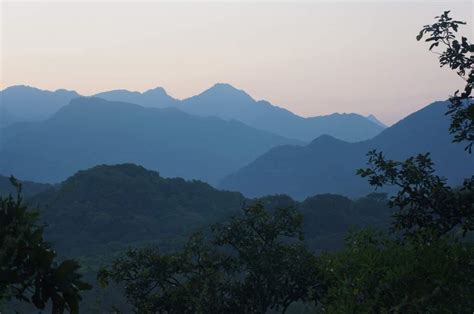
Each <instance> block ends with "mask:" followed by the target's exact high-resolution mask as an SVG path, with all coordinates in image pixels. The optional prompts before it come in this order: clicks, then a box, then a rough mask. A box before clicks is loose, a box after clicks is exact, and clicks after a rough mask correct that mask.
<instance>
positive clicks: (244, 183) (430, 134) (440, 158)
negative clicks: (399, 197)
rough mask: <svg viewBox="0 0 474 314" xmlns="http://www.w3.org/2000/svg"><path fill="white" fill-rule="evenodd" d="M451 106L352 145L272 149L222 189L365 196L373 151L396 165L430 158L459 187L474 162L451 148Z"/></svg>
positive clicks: (321, 141)
mask: <svg viewBox="0 0 474 314" xmlns="http://www.w3.org/2000/svg"><path fill="white" fill-rule="evenodd" d="M446 106H447V103H446V102H436V103H433V104H431V105H429V106H427V107H425V108H423V109H421V110H419V111H417V112H415V113H413V114H411V115H409V116H408V117H406V118H405V119H403V120H401V121H400V122H398V123H396V124H395V125H393V126H392V127H390V128H387V129H386V130H385V131H383V132H382V133H381V134H380V135H378V136H376V137H375V138H373V139H371V140H368V141H364V142H359V143H347V142H344V141H341V140H338V139H335V138H333V137H331V136H327V135H325V136H321V137H318V138H316V139H315V140H314V141H313V142H311V143H310V144H309V145H307V146H296V145H286V146H280V147H275V148H272V149H271V150H270V151H268V152H267V153H265V154H264V155H262V156H260V157H259V158H257V160H255V161H254V162H252V163H250V164H249V165H247V166H245V167H244V168H242V169H240V170H239V171H237V172H236V173H234V174H232V175H230V176H228V177H227V178H225V179H224V180H223V181H222V182H221V185H220V186H221V187H222V188H225V189H229V190H235V191H240V192H242V193H244V194H245V195H246V196H259V195H266V194H274V193H286V194H288V195H290V196H293V197H296V198H299V199H301V198H304V197H307V196H309V195H314V194H320V193H338V194H343V195H347V196H360V195H364V194H367V193H368V192H370V191H372V188H371V187H370V186H369V185H368V184H367V182H366V180H365V179H362V178H359V177H357V176H356V175H355V172H356V169H358V168H361V167H364V166H365V165H366V161H367V158H366V156H365V154H366V153H367V152H368V151H369V150H371V149H378V150H381V151H383V152H384V153H386V156H387V157H388V158H391V159H397V160H401V159H405V158H407V157H409V156H412V155H415V154H417V153H425V152H431V153H432V157H433V160H434V162H435V163H436V169H437V170H438V174H440V175H442V176H446V177H447V178H448V179H449V181H450V182H451V183H454V184H458V183H460V182H461V180H462V179H463V178H465V177H466V176H467V175H468V174H469V173H473V171H474V160H473V156H472V155H469V154H467V153H466V152H465V151H464V146H463V145H462V144H453V143H451V140H452V137H451V135H450V134H449V133H448V126H449V118H448V117H446V116H445V115H444V113H445V111H446V108H447V107H446Z"/></svg>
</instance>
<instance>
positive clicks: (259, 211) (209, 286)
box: [98, 204, 323, 313]
mask: <svg viewBox="0 0 474 314" xmlns="http://www.w3.org/2000/svg"><path fill="white" fill-rule="evenodd" d="M301 223H302V217H301V215H300V214H298V213H297V212H296V211H295V210H293V209H278V210H276V211H275V212H274V213H269V212H268V211H266V210H265V209H264V208H263V206H261V205H258V204H257V205H253V206H250V207H248V208H245V209H244V215H243V217H234V218H232V219H231V220H230V221H229V222H227V223H221V224H216V225H214V226H212V228H211V235H210V239H207V240H206V239H205V238H204V237H203V235H202V234H196V235H195V236H193V237H191V239H190V241H189V242H188V243H187V245H186V246H185V247H184V249H183V250H181V251H178V252H175V253H172V254H160V253H159V251H158V250H157V249H156V248H144V249H134V250H130V251H129V252H128V253H127V254H126V255H124V256H122V257H120V258H119V259H116V260H115V261H114V262H113V263H112V264H111V265H110V266H109V267H107V268H103V269H102V270H101V272H100V273H99V275H98V278H99V280H100V282H102V283H103V284H108V281H109V280H110V279H111V280H113V281H114V282H116V283H119V284H122V285H124V287H125V294H126V296H127V299H128V300H129V302H130V303H131V304H132V305H133V307H134V309H135V311H136V312H137V313H138V312H169V313H221V312H229V313H265V312H267V311H268V310H274V311H280V312H283V313H284V312H285V311H286V310H287V309H288V307H289V306H290V305H291V304H292V303H294V302H297V301H308V300H310V299H313V300H318V299H319V296H320V295H321V292H322V291H323V287H322V286H321V285H320V284H319V281H318V276H319V273H318V268H317V263H316V258H315V257H314V256H313V255H312V254H311V253H310V252H309V251H307V250H306V248H305V247H304V245H303V244H302V240H303V239H302V231H301Z"/></svg>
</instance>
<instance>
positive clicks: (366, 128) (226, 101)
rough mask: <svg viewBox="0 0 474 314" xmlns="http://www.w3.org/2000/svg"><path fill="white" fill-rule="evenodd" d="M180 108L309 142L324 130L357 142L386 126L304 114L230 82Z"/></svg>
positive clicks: (347, 116) (361, 119) (350, 117)
mask: <svg viewBox="0 0 474 314" xmlns="http://www.w3.org/2000/svg"><path fill="white" fill-rule="evenodd" d="M315 101H317V100H315ZM178 108H180V109H181V110H183V111H186V112H188V113H192V114H195V115H200V116H217V117H220V118H222V119H226V120H232V119H233V120H238V121H241V122H243V123H245V124H247V125H250V126H253V127H255V128H259V129H262V130H266V131H269V132H272V133H275V134H278V135H281V136H284V137H289V138H295V139H299V140H302V141H306V142H308V141H311V140H312V139H314V138H316V137H318V136H320V135H323V134H329V135H331V136H334V137H336V138H339V139H343V140H346V141H349V142H355V141H361V140H366V139H369V138H372V137H374V136H375V135H377V134H379V133H380V132H381V131H382V130H383V129H384V127H383V126H380V125H379V124H378V123H374V122H372V121H370V120H369V119H367V118H365V117H363V116H361V115H358V114H354V113H351V114H332V115H328V116H319V117H311V118H303V117H300V116H298V115H295V114H294V113H292V112H290V111H288V110H286V109H283V108H280V107H277V106H274V105H272V104H271V103H269V102H267V101H255V100H254V99H253V98H252V97H250V96H249V95H248V94H247V93H245V92H244V91H242V90H238V89H236V88H234V87H232V86H231V85H229V84H216V85H214V86H213V87H211V88H210V89H208V90H206V91H204V92H202V93H201V94H199V95H197V96H193V97H190V98H187V99H185V100H183V101H182V102H180V103H179V105H178Z"/></svg>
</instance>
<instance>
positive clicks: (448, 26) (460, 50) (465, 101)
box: [416, 11, 474, 152]
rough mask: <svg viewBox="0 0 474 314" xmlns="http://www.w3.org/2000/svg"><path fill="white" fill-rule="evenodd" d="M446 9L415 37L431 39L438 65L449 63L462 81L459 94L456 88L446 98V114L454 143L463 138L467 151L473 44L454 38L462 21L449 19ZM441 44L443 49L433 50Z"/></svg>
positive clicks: (472, 122)
mask: <svg viewBox="0 0 474 314" xmlns="http://www.w3.org/2000/svg"><path fill="white" fill-rule="evenodd" d="M449 12H450V11H444V12H443V14H442V15H440V16H437V17H436V18H437V19H438V20H437V21H436V23H433V24H431V25H425V26H424V27H423V29H422V30H421V31H420V33H419V34H418V36H417V37H416V39H417V40H421V39H422V38H423V37H424V36H426V37H427V38H426V39H425V41H426V42H431V45H430V48H429V49H430V51H433V52H435V53H436V54H438V55H439V63H440V65H441V66H442V67H443V66H445V65H447V66H449V67H450V68H451V69H453V70H455V71H456V73H457V74H458V76H459V77H461V78H462V79H463V80H464V81H465V82H466V86H465V87H464V90H463V91H462V92H461V93H459V90H457V91H456V92H455V93H454V95H453V96H451V97H450V98H449V101H450V103H451V104H450V106H449V110H448V112H447V114H448V115H450V116H451V126H450V131H451V133H452V134H454V142H462V141H467V142H468V145H467V147H466V149H467V150H469V152H471V150H472V145H473V143H474V103H473V102H472V96H471V93H472V89H473V88H474V55H473V53H474V45H473V44H471V43H470V42H469V40H468V39H467V38H466V37H461V39H457V38H456V36H455V34H456V33H457V31H458V28H459V26H460V25H465V24H466V22H462V21H456V20H453V19H452V18H451V17H449ZM441 47H444V49H445V50H441V51H434V50H433V48H441Z"/></svg>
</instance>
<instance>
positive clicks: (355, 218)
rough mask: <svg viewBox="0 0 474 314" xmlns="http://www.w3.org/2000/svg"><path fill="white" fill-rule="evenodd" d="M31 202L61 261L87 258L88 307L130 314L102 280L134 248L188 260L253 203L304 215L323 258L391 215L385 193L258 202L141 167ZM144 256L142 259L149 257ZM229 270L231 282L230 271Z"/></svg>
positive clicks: (107, 171) (102, 171) (110, 170)
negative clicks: (192, 245)
mask: <svg viewBox="0 0 474 314" xmlns="http://www.w3.org/2000/svg"><path fill="white" fill-rule="evenodd" d="M41 186H42V185H41ZM3 193H5V192H3ZM29 193H30V195H33V194H34V193H33V192H31V191H30V192H29ZM27 202H28V203H29V204H30V205H32V206H33V207H34V206H36V205H38V206H39V208H40V214H41V221H42V222H43V223H45V224H46V226H47V227H46V228H45V237H46V239H47V240H48V241H50V242H52V243H54V249H56V250H57V251H58V252H59V254H60V256H67V257H76V258H79V260H80V261H81V264H82V265H83V269H82V272H84V273H85V276H86V279H87V281H88V282H90V283H92V284H94V286H95V289H94V290H93V291H92V292H89V293H85V294H84V302H82V303H83V305H82V308H83V309H85V311H86V312H89V311H98V310H99V309H102V310H104V309H108V308H109V307H110V306H111V305H117V306H119V307H120V308H121V309H123V310H127V309H128V307H127V306H125V305H124V302H123V300H122V299H121V297H120V294H118V292H117V291H118V290H116V289H115V288H113V287H112V288H111V289H107V291H105V292H101V291H98V287H97V284H96V283H95V279H94V277H95V273H96V272H97V270H98V267H99V266H100V265H101V264H103V263H108V262H110V260H111V259H113V258H114V256H116V255H117V253H120V252H121V251H123V250H125V249H127V248H128V247H130V246H135V247H138V248H139V247H145V248H146V250H149V248H148V246H149V245H151V246H152V247H159V248H160V254H168V253H171V254H177V256H181V255H180V254H181V253H178V252H177V250H178V249H179V248H181V247H183V245H185V244H186V242H187V240H186V239H187V238H188V236H190V235H191V234H192V233H193V232H196V231H198V230H202V231H203V232H204V233H203V234H204V236H205V237H208V236H209V231H208V229H207V226H208V225H209V224H212V223H217V222H222V221H226V220H228V219H229V218H230V217H232V216H234V217H236V219H242V216H239V215H240V213H241V210H242V208H247V206H248V205H256V204H257V203H260V204H262V205H263V206H265V208H267V209H268V210H269V213H264V212H263V209H262V208H261V207H258V208H259V210H258V212H259V213H260V214H261V215H274V214H275V213H277V212H278V210H280V211H281V210H282V208H288V207H290V208H293V209H292V212H293V211H294V210H297V211H298V213H299V214H298V217H299V215H301V216H302V217H304V219H303V225H302V228H303V229H302V230H299V231H298V233H299V232H300V231H303V232H304V233H305V241H304V243H305V245H306V246H307V247H309V248H311V251H315V252H320V251H326V250H331V251H334V250H337V249H340V248H341V247H342V245H343V239H344V234H345V233H346V232H347V230H348V229H349V228H350V227H351V226H359V227H363V226H369V225H377V226H385V225H386V224H387V223H388V220H389V216H390V210H389V209H388V208H387V206H386V198H385V195H383V194H371V195H369V196H367V197H364V198H360V199H358V200H354V201H353V200H350V199H348V198H346V197H343V196H339V195H330V194H327V195H318V196H314V197H311V198H308V199H307V200H305V201H303V202H297V201H294V200H293V199H291V198H290V197H288V196H285V195H275V196H268V197H265V198H262V199H258V200H251V199H245V198H244V197H243V196H242V195H241V194H240V193H235V192H226V191H219V190H216V189H214V188H212V187H211V186H209V185H208V184H206V183H203V182H200V181H185V180H183V179H180V178H176V179H167V178H163V177H161V176H159V174H158V173H157V172H154V171H149V170H146V169H144V168H143V167H140V166H136V165H133V164H123V165H116V166H97V167H94V168H91V169H89V170H85V171H80V172H78V173H77V174H76V175H74V176H72V177H70V178H69V179H68V180H66V181H65V182H63V183H61V184H59V185H57V186H46V189H45V190H42V191H37V194H34V195H33V196H31V197H29V198H28V199H27ZM268 217H270V216H268ZM245 221H246V223H249V222H250V220H249V219H247V220H245ZM234 225H235V226H237V225H236V223H234ZM275 231H278V232H279V230H275ZM236 234H237V233H236ZM193 239H194V238H193ZM206 247H208V246H207V244H206ZM223 247H226V246H225V245H224V246H223ZM140 252H141V251H137V254H141V255H140V256H143V254H142V253H140ZM153 252H154V251H153ZM172 252H175V253H172ZM153 254H155V253H153ZM305 254H306V253H305ZM137 258H138V257H137ZM292 263H293V261H292ZM241 267H243V266H241ZM226 272H228V274H227V275H229V276H230V269H227V270H226ZM292 276H293V275H292ZM295 276H296V275H295ZM249 280H250V279H249ZM236 284H237V283H236V282H234V287H235V285H236ZM203 297H204V296H203ZM98 299H99V300H100V305H97V302H98V301H97V300H98ZM216 302H217V301H216ZM271 302H273V301H271ZM271 302H270V303H268V304H273V303H271ZM279 302H280V301H279ZM281 302H283V301H281ZM285 302H286V301H285ZM266 304H267V303H266ZM285 304H286V303H281V304H280V306H283V305H285ZM268 306H270V305H268Z"/></svg>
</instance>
